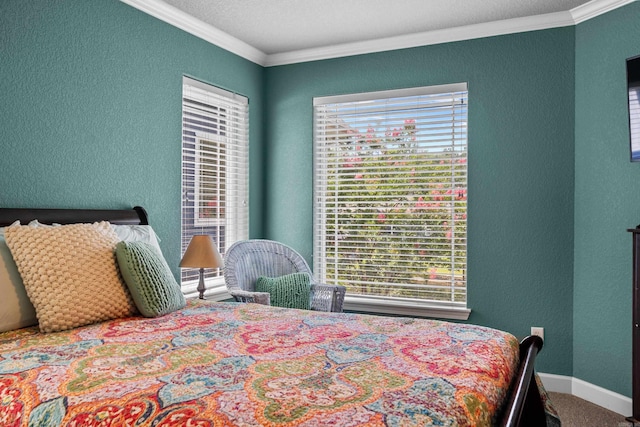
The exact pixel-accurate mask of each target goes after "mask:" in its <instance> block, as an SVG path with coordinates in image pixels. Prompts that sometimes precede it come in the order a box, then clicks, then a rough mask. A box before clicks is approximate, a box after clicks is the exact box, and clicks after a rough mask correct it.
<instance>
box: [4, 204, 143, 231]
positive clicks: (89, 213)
mask: <svg viewBox="0 0 640 427" xmlns="http://www.w3.org/2000/svg"><path fill="white" fill-rule="evenodd" d="M34 219H37V220H38V221H39V222H41V223H43V224H54V223H55V224H75V223H87V222H97V221H109V222H110V223H112V224H131V225H136V224H140V225H148V224H149V218H148V217H147V211H145V210H144V208H143V207H141V206H136V207H134V208H132V209H40V208H36V209H29V208H0V227H5V226H7V225H11V224H13V223H14V222H15V221H18V220H19V221H20V223H21V224H23V225H26V224H28V223H29V222H30V221H33V220H34Z"/></svg>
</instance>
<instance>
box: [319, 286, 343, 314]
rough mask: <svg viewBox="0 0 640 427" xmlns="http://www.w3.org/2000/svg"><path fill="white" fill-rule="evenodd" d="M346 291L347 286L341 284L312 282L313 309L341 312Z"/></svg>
mask: <svg viewBox="0 0 640 427" xmlns="http://www.w3.org/2000/svg"><path fill="white" fill-rule="evenodd" d="M346 291H347V288H345V287H344V286H341V285H327V284H324V283H312V285H311V292H312V293H313V299H312V301H311V309H312V310H317V311H332V312H336V313H341V312H342V305H343V303H344V294H345V293H346Z"/></svg>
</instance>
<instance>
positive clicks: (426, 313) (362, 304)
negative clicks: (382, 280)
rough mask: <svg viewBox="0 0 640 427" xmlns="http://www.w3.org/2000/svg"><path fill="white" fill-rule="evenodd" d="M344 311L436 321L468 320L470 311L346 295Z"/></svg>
mask: <svg viewBox="0 0 640 427" xmlns="http://www.w3.org/2000/svg"><path fill="white" fill-rule="evenodd" d="M344 309H345V311H358V312H367V313H379V314H393V315H401V316H412V317H435V318H438V319H451V320H468V319H469V315H470V314H471V310H470V309H468V308H466V307H460V306H459V305H453V304H451V305H448V304H446V303H442V304H438V305H436V304H433V303H420V302H416V301H390V300H381V299H375V298H368V297H362V296H355V295H347V296H346V297H345V299H344Z"/></svg>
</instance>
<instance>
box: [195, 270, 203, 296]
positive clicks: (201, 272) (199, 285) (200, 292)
mask: <svg viewBox="0 0 640 427" xmlns="http://www.w3.org/2000/svg"><path fill="white" fill-rule="evenodd" d="M196 290H197V291H198V294H199V296H198V298H199V299H204V291H205V287H204V268H201V269H200V281H199V282H198V287H197V288H196Z"/></svg>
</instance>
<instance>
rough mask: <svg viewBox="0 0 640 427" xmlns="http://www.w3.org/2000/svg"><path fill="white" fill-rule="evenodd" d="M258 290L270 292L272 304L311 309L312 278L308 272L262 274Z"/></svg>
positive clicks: (257, 286)
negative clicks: (278, 274) (276, 275)
mask: <svg viewBox="0 0 640 427" xmlns="http://www.w3.org/2000/svg"><path fill="white" fill-rule="evenodd" d="M256 292H268V293H269V295H270V297H271V305H275V306H277V307H287V308H301V309H304V310H309V309H310V307H311V278H310V277H309V274H308V273H291V274H287V275H285V276H280V277H265V276H260V277H258V280H257V281H256Z"/></svg>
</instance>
